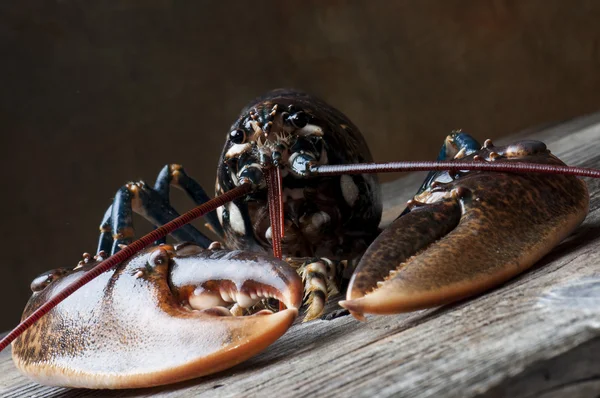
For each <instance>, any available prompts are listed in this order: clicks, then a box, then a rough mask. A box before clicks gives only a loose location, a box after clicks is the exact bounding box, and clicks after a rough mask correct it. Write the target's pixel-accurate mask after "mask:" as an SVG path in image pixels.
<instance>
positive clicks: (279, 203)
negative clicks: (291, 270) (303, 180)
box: [265, 167, 284, 259]
mask: <svg viewBox="0 0 600 398" xmlns="http://www.w3.org/2000/svg"><path fill="white" fill-rule="evenodd" d="M265 180H266V183H267V200H268V206H269V219H270V221H271V242H272V243H271V244H272V246H273V256H274V257H276V258H279V259H281V258H282V257H283V252H282V248H281V238H283V230H284V222H283V217H284V216H283V196H282V192H281V191H282V189H281V170H280V169H279V167H271V168H269V169H267V170H266V173H265Z"/></svg>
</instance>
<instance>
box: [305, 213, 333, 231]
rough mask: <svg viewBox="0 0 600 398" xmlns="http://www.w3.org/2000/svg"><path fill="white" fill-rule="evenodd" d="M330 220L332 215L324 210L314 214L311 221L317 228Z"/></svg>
mask: <svg viewBox="0 0 600 398" xmlns="http://www.w3.org/2000/svg"><path fill="white" fill-rule="evenodd" d="M330 220H331V217H330V216H329V214H327V213H325V212H324V211H319V212H317V213H315V214H313V215H312V217H311V219H310V222H311V223H312V225H313V226H314V227H315V228H316V229H319V228H321V226H323V225H324V224H326V223H328V222H329V221H330Z"/></svg>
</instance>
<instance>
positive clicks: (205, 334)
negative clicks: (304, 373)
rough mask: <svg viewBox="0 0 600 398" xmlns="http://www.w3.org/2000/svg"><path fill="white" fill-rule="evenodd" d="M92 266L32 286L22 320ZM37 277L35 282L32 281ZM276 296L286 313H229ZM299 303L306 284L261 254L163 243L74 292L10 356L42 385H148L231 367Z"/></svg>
mask: <svg viewBox="0 0 600 398" xmlns="http://www.w3.org/2000/svg"><path fill="white" fill-rule="evenodd" d="M93 265H94V264H89V265H85V266H83V267H78V268H76V269H75V270H72V271H71V272H69V273H66V275H65V272H64V270H61V272H60V275H59V276H58V277H57V278H50V279H53V280H52V281H51V282H50V283H49V284H48V285H47V286H45V285H44V284H40V283H36V284H35V288H36V289H35V291H34V294H33V296H32V298H31V299H30V301H29V303H28V305H27V307H26V309H25V312H24V317H26V316H27V315H28V314H30V313H31V312H32V311H34V310H35V308H37V307H38V306H39V305H41V304H42V303H44V302H45V301H46V300H48V299H49V298H50V297H52V295H53V294H54V293H55V292H57V291H59V290H60V289H62V287H63V286H65V285H66V284H68V283H70V282H71V281H72V280H73V279H74V278H76V277H77V276H78V274H80V273H82V272H86V270H87V269H89V267H91V266H93ZM38 279H39V278H38ZM270 297H273V298H276V299H278V300H280V302H281V303H283V304H284V305H285V306H286V307H287V309H285V310H283V311H280V312H278V313H275V314H273V313H271V311H268V310H262V311H259V312H258V313H256V314H255V315H250V316H244V317H242V316H232V314H231V312H230V311H229V310H228V309H227V308H225V307H224V306H225V305H231V304H232V303H234V302H235V303H237V305H238V306H240V307H242V308H248V307H251V306H253V305H255V304H256V303H257V302H258V301H260V300H261V299H264V298H270ZM301 302H302V283H301V280H300V278H299V277H298V275H297V274H296V272H295V271H294V270H293V269H292V268H291V267H289V266H288V265H287V264H286V263H284V262H283V261H281V260H278V259H275V258H272V257H270V256H267V255H265V254H259V253H248V252H240V251H226V250H216V251H212V250H204V249H202V248H200V247H198V246H196V245H192V244H181V245H178V246H175V247H173V246H170V245H161V246H158V247H153V248H151V249H148V250H146V251H143V252H141V253H140V254H138V255H137V256H136V257H134V258H133V259H131V260H129V261H127V262H124V263H122V264H120V265H119V266H118V267H117V269H116V270H115V271H114V272H106V273H104V274H102V275H100V276H99V277H98V278H96V279H95V280H93V281H92V282H90V284H88V286H86V289H82V290H79V291H76V292H75V293H74V294H73V295H72V296H70V297H68V298H67V299H66V300H64V301H63V302H62V303H61V304H59V305H58V306H57V307H55V308H54V309H53V310H51V311H50V312H49V313H48V314H47V315H46V316H44V317H42V318H41V319H40V321H39V322H38V323H36V325H34V326H33V327H32V328H31V329H29V330H28V331H26V332H25V333H24V334H23V335H22V336H20V337H19V338H18V339H17V340H15V342H14V343H13V359H14V361H15V364H16V365H17V367H18V368H19V369H20V370H21V371H23V372H24V373H25V374H26V375H27V376H29V377H30V378H32V379H34V380H36V381H37V382H39V383H42V384H51V385H61V386H69V387H85V388H135V387H148V386H155V385H160V384H166V383H173V382H177V381H182V380H187V379H191V378H195V377H198V376H203V375H207V374H210V373H215V372H218V371H220V370H223V369H227V368H229V367H231V366H234V365H236V364H238V363H240V362H242V361H244V360H246V359H248V358H250V357H251V356H253V355H255V354H257V353H258V352H260V351H262V350H263V349H265V348H266V347H267V346H268V345H269V344H271V343H272V342H274V341H275V340H276V339H277V338H279V337H280V336H281V335H282V334H283V333H284V332H285V331H286V330H287V329H288V328H289V326H290V325H291V324H292V322H293V320H294V319H295V318H296V316H297V314H298V307H299V306H300V305H301Z"/></svg>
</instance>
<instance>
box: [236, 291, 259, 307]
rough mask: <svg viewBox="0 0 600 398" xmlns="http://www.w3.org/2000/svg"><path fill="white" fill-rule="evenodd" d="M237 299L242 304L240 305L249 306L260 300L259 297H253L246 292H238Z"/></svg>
mask: <svg viewBox="0 0 600 398" xmlns="http://www.w3.org/2000/svg"><path fill="white" fill-rule="evenodd" d="M235 301H236V302H237V303H238V304H239V305H240V307H242V308H249V307H252V306H253V305H254V304H256V303H257V302H258V298H256V299H253V298H252V297H251V296H249V295H247V294H246V293H244V292H238V294H237V295H236V300H235Z"/></svg>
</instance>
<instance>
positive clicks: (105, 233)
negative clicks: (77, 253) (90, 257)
mask: <svg viewBox="0 0 600 398" xmlns="http://www.w3.org/2000/svg"><path fill="white" fill-rule="evenodd" d="M111 219H112V205H110V206H108V209H106V212H104V217H102V222H101V223H100V239H99V240H98V251H97V253H100V252H102V251H104V252H105V253H110V250H111V247H112V243H113V236H112V226H111Z"/></svg>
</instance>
